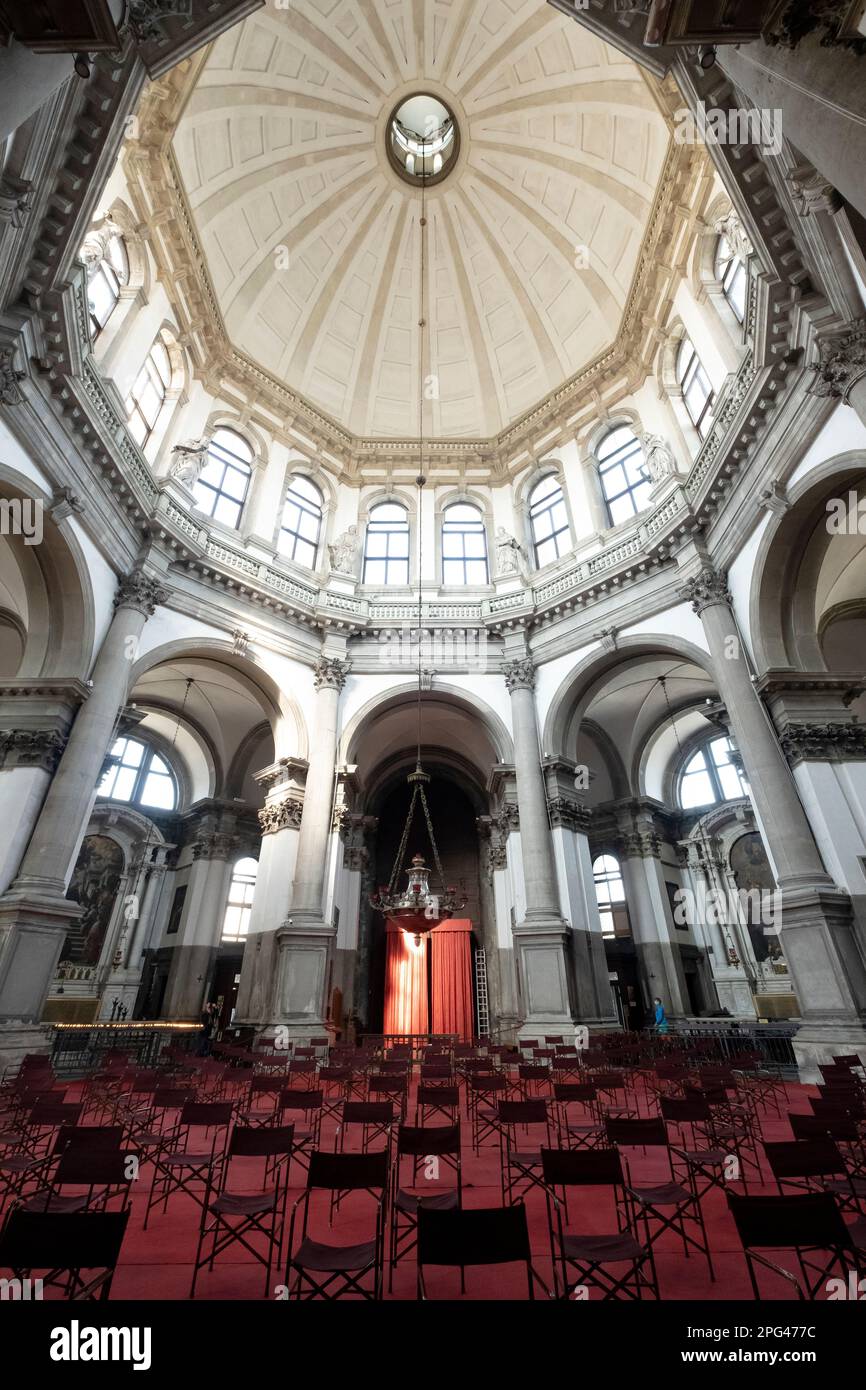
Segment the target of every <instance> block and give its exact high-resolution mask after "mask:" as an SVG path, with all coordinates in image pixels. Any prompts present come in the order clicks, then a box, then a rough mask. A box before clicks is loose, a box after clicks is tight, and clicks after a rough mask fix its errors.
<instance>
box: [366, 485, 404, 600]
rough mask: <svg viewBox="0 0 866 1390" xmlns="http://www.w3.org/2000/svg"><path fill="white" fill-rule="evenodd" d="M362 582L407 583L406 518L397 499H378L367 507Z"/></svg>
mask: <svg viewBox="0 0 866 1390" xmlns="http://www.w3.org/2000/svg"><path fill="white" fill-rule="evenodd" d="M364 583H365V584H382V585H389V584H408V583H409V518H408V515H407V512H406V508H405V507H403V506H401V505H400V503H399V502H380V503H379V504H378V506H376V507H371V508H370V517H369V520H368V522H367V535H366V537H365V540H364Z"/></svg>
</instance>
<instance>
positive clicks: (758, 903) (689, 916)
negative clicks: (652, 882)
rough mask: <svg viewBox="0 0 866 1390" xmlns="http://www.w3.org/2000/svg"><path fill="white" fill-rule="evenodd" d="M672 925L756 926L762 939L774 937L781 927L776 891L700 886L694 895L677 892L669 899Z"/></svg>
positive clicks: (686, 891)
mask: <svg viewBox="0 0 866 1390" xmlns="http://www.w3.org/2000/svg"><path fill="white" fill-rule="evenodd" d="M673 914H674V922H675V923H676V925H677V926H678V927H689V926H691V927H693V926H695V925H696V924H698V923H701V924H704V925H706V926H710V927H712V926H717V927H727V926H733V925H737V926H749V925H751V926H760V927H761V928H762V930H763V932H764V935H765V936H778V935H779V931H780V929H781V925H782V894H781V893H780V892H779V890H778V888H775V889H768V888H749V889H746V888H728V889H726V890H723V889H720V888H709V887H707V886H706V884H704V883H700V884H699V886H698V890H697V892H693V891H692V889H690V888H678V889H677V890H676V892H675V893H674V895H673Z"/></svg>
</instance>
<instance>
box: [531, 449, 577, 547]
mask: <svg viewBox="0 0 866 1390" xmlns="http://www.w3.org/2000/svg"><path fill="white" fill-rule="evenodd" d="M529 526H530V529H531V531H532V549H533V553H534V555H535V564H536V567H537V568H538V569H541V567H542V565H548V564H550V562H551V560H558V559H559V557H560V556H561V555H565V554H566V552H567V551H569V550H570V549H571V528H570V527H569V524H568V511H567V509H566V505H565V495H564V493H563V491H562V483H561V482H560V481H559V478H558V477H557V475H556V474H555V473H548V474H547V476H546V477H545V478H542V479H541V481H540V482H539V483H536V484H535V487H534V488H533V489H532V491H531V492H530V494H529Z"/></svg>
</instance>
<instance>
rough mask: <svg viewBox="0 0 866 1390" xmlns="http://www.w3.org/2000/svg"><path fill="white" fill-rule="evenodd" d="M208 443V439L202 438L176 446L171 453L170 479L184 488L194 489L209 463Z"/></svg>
mask: <svg viewBox="0 0 866 1390" xmlns="http://www.w3.org/2000/svg"><path fill="white" fill-rule="evenodd" d="M208 443H209V441H208V440H207V438H205V437H202V438H201V439H188V440H187V441H186V443H185V444H175V446H174V448H173V449H172V451H171V464H170V466H169V470H168V474H169V477H170V478H174V480H175V482H178V483H181V484H182V486H183V487H186V488H189V489H190V490H191V489H192V488H194V487H195V485H196V483H197V482H198V480H199V478H200V477H201V473H202V469H203V468H204V466H205V464H206V463H207V451H208Z"/></svg>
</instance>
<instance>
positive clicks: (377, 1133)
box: [334, 1100, 395, 1155]
mask: <svg viewBox="0 0 866 1390" xmlns="http://www.w3.org/2000/svg"><path fill="white" fill-rule="evenodd" d="M394 1120H395V1116H394V1102H393V1101H390V1100H347V1101H345V1102H344V1104H343V1109H342V1113H341V1115H340V1123H339V1126H338V1128H337V1133H336V1135H335V1136H334V1148H335V1150H338V1151H339V1152H340V1153H346V1152H348V1151H349V1150H348V1148H347V1144H346V1140H347V1139H348V1138H349V1137H350V1132H351V1131H352V1130H353V1129H355V1128H356V1127H360V1130H361V1149H360V1152H361V1153H370V1152H371V1149H370V1145H371V1143H374V1142H375V1141H376V1140H377V1139H384V1140H385V1152H386V1153H388V1154H389V1155H390V1152H391V1145H392V1143H393V1139H394V1134H393V1131H394ZM375 1152H377V1153H378V1152H379V1150H375Z"/></svg>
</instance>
